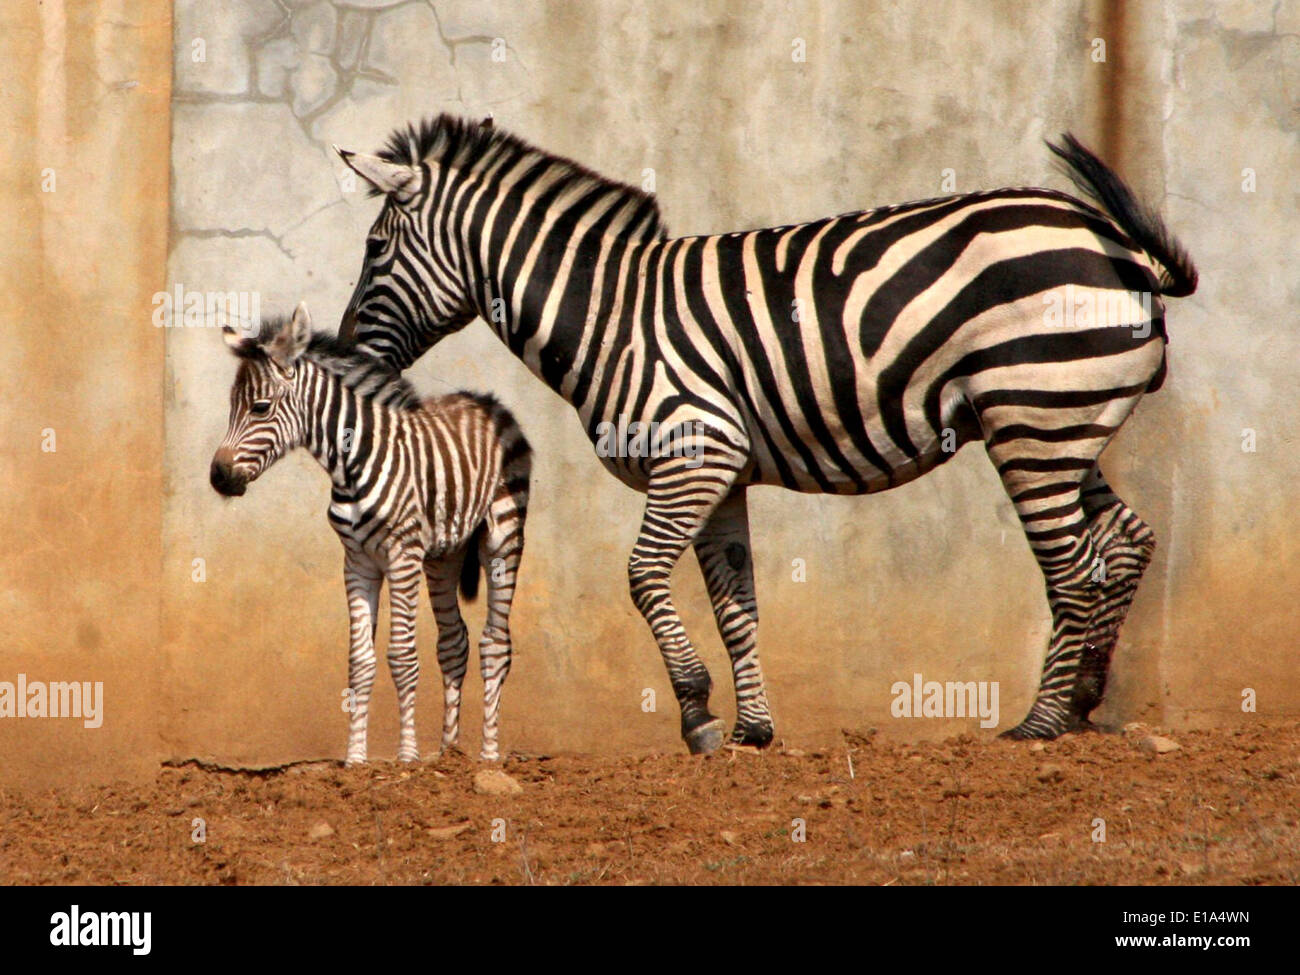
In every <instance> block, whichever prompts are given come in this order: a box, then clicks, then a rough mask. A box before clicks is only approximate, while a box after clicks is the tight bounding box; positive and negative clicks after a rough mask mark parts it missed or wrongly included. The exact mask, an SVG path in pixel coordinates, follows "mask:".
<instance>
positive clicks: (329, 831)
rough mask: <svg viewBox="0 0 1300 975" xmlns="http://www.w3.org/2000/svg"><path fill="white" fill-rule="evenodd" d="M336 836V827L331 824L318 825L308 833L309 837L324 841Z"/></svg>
mask: <svg viewBox="0 0 1300 975" xmlns="http://www.w3.org/2000/svg"><path fill="white" fill-rule="evenodd" d="M333 835H334V827H333V826H331V825H330V824H329V823H317V824H316V825H315V826H313V827H312V828H311V829H309V830H308V831H307V837H308V838H309V839H313V840H323V839H325V838H327V837H330V836H333Z"/></svg>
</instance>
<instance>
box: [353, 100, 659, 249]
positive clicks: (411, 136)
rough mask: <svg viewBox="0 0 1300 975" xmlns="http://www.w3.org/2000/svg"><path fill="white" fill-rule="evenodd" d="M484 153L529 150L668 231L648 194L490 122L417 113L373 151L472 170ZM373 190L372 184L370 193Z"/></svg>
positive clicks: (655, 231) (398, 159)
mask: <svg viewBox="0 0 1300 975" xmlns="http://www.w3.org/2000/svg"><path fill="white" fill-rule="evenodd" d="M489 153H491V154H492V155H493V156H496V155H498V154H500V153H511V154H513V155H514V156H515V157H516V158H522V157H525V156H531V157H532V158H534V159H536V160H537V161H538V162H543V161H545V162H547V163H549V164H550V165H551V166H552V167H553V171H554V172H555V173H556V174H557V175H558V176H559V177H560V178H561V179H562V180H568V181H569V184H570V185H572V186H576V187H579V188H586V189H592V190H597V189H603V190H605V191H606V192H609V193H614V194H616V195H618V196H620V197H622V198H623V199H625V200H627V201H628V202H629V203H631V204H632V209H633V210H637V209H642V210H645V211H646V213H645V216H644V217H643V218H642V220H641V221H640V223H643V224H647V225H648V230H649V233H650V235H651V236H654V237H657V238H660V239H662V238H664V237H667V236H668V227H667V225H666V224H665V223H664V220H663V216H662V215H661V214H660V212H659V203H658V201H657V200H656V199H655V197H654V195H653V194H651V193H646V192H644V191H642V190H639V189H637V188H636V187H635V186H631V185H629V184H627V183H620V182H619V181H618V180H613V179H609V178H608V177H605V176H602V175H600V174H599V173H597V172H595V171H594V170H591V169H588V168H587V167H586V166H584V165H582V163H579V162H575V161H574V160H572V159H568V158H566V157H564V156H557V155H555V154H554V153H550V152H547V151H546V150H545V149H539V148H538V147H537V146H535V145H533V144H532V143H530V142H528V141H526V140H524V139H521V138H520V137H519V136H517V135H513V134H511V133H509V132H505V131H502V130H501V129H498V128H496V127H494V126H492V125H491V124H480V123H479V122H475V121H472V120H470V119H466V118H461V117H460V116H457V115H451V114H449V113H447V112H443V113H441V114H440V115H438V116H437V117H436V118H425V119H421V120H420V121H418V122H411V123H408V124H406V125H403V126H399V127H398V128H396V129H394V130H393V131H392V133H391V134H390V135H389V136H388V141H387V142H386V143H385V144H384V147H383V148H382V149H380V150H379V152H378V153H376V155H378V156H379V158H380V159H383V160H384V161H386V162H390V163H397V164H398V165H403V166H418V165H419V164H420V163H422V162H436V163H439V164H441V165H446V166H451V167H453V168H457V169H464V170H466V171H472V170H473V168H474V166H475V165H476V164H478V163H479V162H480V161H481V160H483V159H484V157H485V156H487V155H488V154H489ZM378 192H379V191H377V190H373V189H372V190H371V195H372V196H373V195H376V194H377V193H378Z"/></svg>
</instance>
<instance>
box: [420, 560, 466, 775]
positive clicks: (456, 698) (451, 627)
mask: <svg viewBox="0 0 1300 975" xmlns="http://www.w3.org/2000/svg"><path fill="white" fill-rule="evenodd" d="M463 561H464V557H463V555H462V556H461V557H458V558H448V559H427V560H426V561H425V563H424V574H425V579H426V580H427V581H428V584H429V603H430V605H432V607H433V618H434V620H435V621H436V622H437V624H438V667H439V669H441V671H442V700H443V707H442V750H443V751H447V750H449V749H452V748H455V747H456V745H457V742H458V741H459V740H460V690H461V685H463V684H464V683H465V666H466V664H467V662H468V660H469V633H468V631H467V630H466V629H465V620H464V619H462V618H461V615H460V597H459V596H458V595H457V592H456V587H457V584H458V582H459V580H460V569H461V564H462V562H463Z"/></svg>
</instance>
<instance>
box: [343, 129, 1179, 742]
mask: <svg viewBox="0 0 1300 975" xmlns="http://www.w3.org/2000/svg"><path fill="white" fill-rule="evenodd" d="M1051 148H1052V150H1053V151H1054V152H1055V153H1056V154H1057V155H1058V156H1059V157H1061V158H1062V159H1063V160H1064V161H1065V163H1066V164H1067V166H1068V167H1069V171H1070V173H1071V175H1072V177H1073V178H1074V180H1075V182H1076V184H1077V185H1078V186H1079V187H1080V188H1081V189H1083V190H1084V191H1086V192H1088V193H1089V194H1091V195H1092V196H1094V197H1095V198H1096V199H1097V200H1098V201H1099V202H1100V203H1101V205H1102V206H1103V207H1104V208H1105V211H1106V212H1102V210H1099V209H1097V208H1094V207H1092V206H1090V205H1088V204H1086V203H1083V202H1081V201H1080V200H1077V199H1074V198H1073V197H1071V196H1068V195H1066V194H1063V193H1059V192H1054V191H1051V190H1044V189H1004V190H996V191H990V192H983V193H975V194H970V195H964V196H953V197H947V198H943V199H933V200H924V201H920V202H914V203H907V204H902V205H898V206H889V207H884V208H882V209H876V210H868V211H865V212H861V213H850V214H845V215H842V216H838V217H830V218H826V219H823V220H817V221H814V222H812V223H806V224H799V225H796V226H786V227H776V228H771V229H765V230H754V231H748V232H743V233H730V234H724V235H720V236H707V237H686V238H679V239H669V238H668V236H667V233H666V230H665V227H664V224H663V222H662V221H661V219H660V215H659V209H658V206H657V205H656V203H655V201H654V199H653V198H652V197H650V196H648V195H646V194H644V193H641V192H639V191H637V190H635V189H632V188H630V187H628V186H624V185H622V184H619V183H615V182H611V181H609V180H606V179H603V178H601V177H600V176H598V175H596V174H594V173H592V172H590V171H589V170H587V169H585V168H583V167H581V166H579V165H577V164H575V163H573V162H571V161H569V160H566V159H562V158H558V157H556V156H553V155H550V154H547V153H545V152H543V151H541V150H539V149H537V148H535V147H533V146H530V145H529V144H527V143H526V142H524V141H523V140H521V139H519V138H517V137H514V136H511V135H508V134H505V133H502V132H500V131H496V130H493V129H492V128H491V127H490V126H489V125H488V124H486V123H485V124H484V125H477V124H474V123H473V122H469V121H466V120H462V119H458V118H455V117H451V116H447V115H443V116H440V117H438V118H436V119H433V120H431V121H426V122H422V123H420V124H419V125H413V126H409V127H407V128H405V129H399V130H398V131H396V132H395V133H394V134H393V135H392V136H390V138H389V140H388V143H387V145H386V147H385V148H384V149H383V150H382V151H381V152H380V153H379V154H378V155H377V156H368V155H361V154H357V153H352V152H347V151H344V150H339V154H340V155H341V157H342V158H343V160H344V162H346V163H347V165H348V166H350V167H351V168H352V169H353V170H355V171H356V172H357V173H358V174H359V175H360V176H362V177H363V178H364V179H365V180H366V181H367V182H368V183H369V184H370V185H371V187H372V188H373V189H374V191H375V192H376V193H379V194H382V195H383V196H384V198H385V200H384V205H383V208H382V210H381V211H380V213H379V216H378V218H377V219H376V220H375V223H374V225H373V227H372V229H371V231H370V235H369V237H368V239H367V242H366V254H365V262H364V265H363V267H362V270H361V276H360V279H359V280H358V282H357V285H356V291H355V293H354V294H353V296H352V299H351V301H350V303H349V307H348V309H347V311H346V313H345V315H344V319H343V323H342V327H341V334H345V335H350V336H352V337H353V338H354V339H355V340H356V341H357V342H358V343H360V344H361V345H363V346H366V347H367V348H368V349H369V350H371V351H372V352H374V353H376V354H378V355H380V356H383V357H385V358H386V359H387V360H388V361H389V362H391V363H392V364H393V365H394V366H395V367H397V368H399V369H405V368H406V367H407V366H409V365H410V364H411V363H412V362H414V361H415V359H417V358H418V357H419V356H421V355H422V354H423V353H424V352H425V351H426V350H427V349H429V348H430V347H431V346H433V345H434V344H436V343H437V342H438V341H439V340H441V339H442V338H443V337H445V336H446V335H448V334H449V333H451V332H454V331H456V330H457V329H459V328H461V327H463V326H464V325H465V324H466V323H467V322H469V321H470V320H471V319H473V318H474V317H476V316H478V317H482V318H483V319H484V320H486V321H487V322H488V323H489V325H490V327H491V328H492V329H493V331H494V332H496V334H497V335H498V337H499V338H500V339H501V340H502V341H503V342H505V344H506V345H507V346H508V347H509V349H510V350H511V351H512V352H513V353H514V354H515V355H516V356H518V357H519V358H521V359H522V360H523V361H524V362H525V363H526V364H527V365H528V366H529V367H530V368H531V369H532V370H533V372H534V373H536V374H537V375H538V376H539V377H540V378H541V379H542V380H543V381H545V382H546V384H547V385H549V386H550V387H551V388H552V389H554V390H555V391H556V392H558V393H560V395H562V396H563V397H564V398H565V399H567V400H568V401H569V402H570V403H572V404H573V406H574V407H576V408H577V410H578V413H579V415H580V417H581V419H582V422H583V425H584V426H585V428H586V431H587V434H588V436H589V437H590V438H591V440H592V441H593V443H595V444H597V446H598V448H600V447H607V446H609V434H610V432H611V430H618V431H623V430H627V431H628V432H629V434H632V435H636V434H640V435H644V433H645V431H646V430H655V431H658V436H659V439H660V442H661V443H663V444H667V443H670V444H671V445H672V448H673V449H671V450H666V449H659V450H651V451H649V453H651V454H652V456H649V457H647V456H645V455H646V453H647V451H646V450H645V449H640V448H637V449H634V445H635V443H636V441H635V439H634V441H633V446H630V445H628V444H626V443H618V444H615V445H614V446H615V447H616V448H621V449H614V450H608V449H604V450H602V449H598V453H600V454H601V455H602V457H601V459H602V461H603V462H604V464H605V466H606V467H607V468H608V469H609V470H610V471H612V472H613V473H614V474H615V475H616V476H618V477H619V478H620V479H622V480H623V481H624V482H626V483H627V484H630V485H632V486H633V487H636V488H638V489H640V490H642V491H644V492H645V493H646V494H647V501H646V507H645V513H644V518H643V521H642V525H641V531H640V535H639V537H638V539H637V542H636V544H635V547H634V548H633V551H632V555H631V558H630V559H629V562H628V576H629V582H630V586H631V591H632V598H633V600H634V602H635V603H636V605H637V607H638V609H639V610H640V612H641V613H642V615H643V616H644V617H645V619H646V620H647V622H648V623H649V625H650V627H651V630H652V631H653V633H654V637H655V640H656V641H657V642H658V645H659V649H660V651H661V652H662V654H663V657H664V662H665V664H666V665H667V668H668V673H669V677H670V679H671V681H672V686H673V690H674V692H675V693H676V696H677V699H678V702H679V704H680V706H681V716H682V725H681V728H682V736H683V738H684V739H685V740H686V743H687V745H688V746H689V748H690V749H691V751H692V752H708V751H712V750H714V749H716V748H717V747H719V746H720V745H721V744H722V742H723V736H724V731H725V728H724V725H723V723H722V722H721V721H720V720H719V719H717V718H715V717H714V716H713V715H712V714H711V713H710V712H709V709H708V697H709V692H710V690H711V686H712V685H711V681H710V678H709V674H708V671H707V670H706V669H705V667H704V665H703V663H702V662H701V661H700V659H699V657H698V656H697V655H696V653H695V650H694V649H693V648H692V646H691V643H690V641H689V640H688V638H687V635H686V633H685V631H684V630H683V627H682V624H681V621H680V620H679V618H678V615H677V612H676V610H675V609H674V607H673V603H672V599H671V594H670V591H669V574H670V572H671V570H672V567H673V565H674V564H675V563H676V562H677V560H678V558H679V557H680V556H681V555H682V553H683V552H684V551H685V549H686V547H687V546H688V545H692V544H694V546H695V550H696V553H697V555H698V557H699V561H700V565H701V568H702V570H703V573H704V578H705V582H706V584H707V588H708V592H709V596H710V598H711V600H712V602H713V608H714V613H715V616H716V618H717V623H718V628H719V630H720V632H721V634H722V638H723V641H724V643H725V644H726V647H727V651H728V653H729V655H730V658H731V663H732V668H733V671H734V678H735V688H736V709H737V722H736V727H735V729H734V732H733V734H732V736H731V740H732V742H734V743H738V744H752V745H758V746H764V745H766V744H768V743H769V742H770V741H771V740H772V733H773V729H772V720H771V716H770V712H769V710H768V703H767V697H766V693H765V690H764V685H763V677H762V671H761V669H760V667H759V661H758V653H757V649H756V643H755V637H756V630H757V625H758V612H757V608H756V603H755V597H754V580H753V566H752V560H751V557H750V543H749V527H748V519H747V515H746V506H745V489H746V488H747V487H749V486H750V485H754V484H777V485H782V486H784V487H787V488H792V489H794V490H799V491H818V492H832V493H869V492H874V491H880V490H885V489H888V488H892V487H896V486H898V485H900V484H903V483H905V482H907V481H910V480H912V479H914V478H916V477H919V476H920V475H922V474H925V473H926V472H928V471H930V470H931V469H933V468H934V467H935V466H937V465H938V464H941V463H943V462H944V461H946V460H948V459H949V458H950V457H952V456H953V454H954V453H955V452H956V449H957V448H958V447H960V446H961V445H962V444H964V443H966V442H969V441H972V440H983V442H984V444H985V447H986V449H987V451H988V454H989V456H990V458H991V459H992V460H993V462H994V464H995V465H996V467H997V470H998V474H999V476H1000V477H1001V479H1002V482H1003V484H1004V485H1005V487H1006V490H1007V492H1008V494H1009V495H1010V496H1011V500H1012V502H1013V503H1014V505H1015V508H1016V510H1017V512H1018V513H1019V516H1020V518H1021V521H1022V523H1023V525H1024V528H1025V534H1026V536H1027V538H1028V540H1029V544H1030V546H1031V548H1032V549H1033V552H1034V555H1035V556H1036V557H1037V559H1038V562H1039V565H1040V567H1041V568H1042V571H1043V575H1044V577H1045V580H1046V586H1047V597H1048V604H1049V606H1050V609H1051V613H1052V619H1053V627H1052V634H1051V638H1050V643H1049V646H1048V650H1047V657H1046V661H1045V664H1044V668H1043V675H1042V681H1041V684H1040V688H1039V692H1038V695H1037V698H1036V700H1035V702H1034V704H1033V707H1032V708H1031V710H1030V712H1029V714H1028V716H1027V717H1026V718H1025V719H1024V720H1023V721H1022V722H1021V723H1020V724H1019V725H1017V726H1016V727H1015V728H1013V729H1011V730H1010V731H1008V732H1006V734H1008V735H1010V736H1012V737H1016V738H1029V737H1034V738H1050V737H1055V736H1057V735H1059V734H1061V733H1063V732H1065V731H1067V730H1070V729H1072V728H1077V727H1080V726H1082V725H1084V724H1085V723H1086V721H1087V717H1088V715H1089V713H1090V712H1091V711H1092V710H1093V709H1094V708H1095V707H1096V706H1097V704H1099V703H1100V701H1101V697H1102V692H1103V690H1104V687H1105V680H1106V672H1107V668H1108V664H1109V660H1110V656H1111V652H1112V650H1113V648H1114V643H1115V638H1116V634H1117V632H1118V629H1119V625H1120V623H1121V622H1122V620H1123V618H1124V615H1125V613H1126V612H1127V610H1128V607H1129V604H1130V602H1131V600H1132V598H1133V594H1134V592H1135V590H1136V588H1137V584H1138V580H1139V578H1140V577H1141V575H1142V572H1143V570H1144V569H1145V568H1146V566H1147V564H1148V563H1149V561H1150V558H1151V552H1152V550H1153V548H1154V544H1155V542H1154V537H1153V535H1152V533H1151V530H1150V528H1148V527H1147V525H1146V524H1144V523H1143V522H1142V520H1141V519H1140V518H1138V516H1137V515H1136V514H1135V513H1134V512H1133V511H1132V509H1130V508H1129V507H1128V506H1127V505H1125V504H1124V503H1123V502H1122V501H1121V500H1120V499H1119V498H1118V497H1117V496H1116V495H1115V494H1114V493H1113V492H1112V491H1111V489H1110V487H1109V486H1108V485H1107V483H1106V481H1105V479H1104V478H1103V476H1102V474H1101V471H1100V470H1099V469H1098V466H1097V458H1098V456H1099V455H1100V454H1101V452H1102V449H1103V448H1104V447H1105V445H1106V444H1107V442H1108V441H1109V440H1110V438H1111V436H1112V435H1113V434H1114V433H1115V431H1116V430H1117V429H1118V428H1119V426H1120V424H1121V423H1122V422H1123V421H1124V420H1125V419H1126V418H1127V417H1128V415H1129V414H1130V413H1131V412H1132V410H1133V408H1134V406H1135V405H1136V403H1137V402H1138V400H1139V398H1140V397H1141V396H1142V394H1143V393H1145V392H1148V391H1151V390H1154V389H1156V388H1158V387H1159V385H1160V383H1161V382H1162V380H1163V378H1164V374H1165V351H1164V350H1165V333H1164V308H1163V305H1162V303H1161V302H1160V295H1161V294H1163V295H1176V296H1181V295H1187V294H1191V293H1192V291H1193V290H1194V289H1195V287H1196V271H1195V269H1194V268H1193V266H1192V263H1191V261H1190V260H1189V259H1188V257H1187V255H1186V253H1185V252H1184V251H1183V250H1182V248H1181V247H1180V246H1179V245H1178V244H1177V243H1176V242H1175V240H1174V239H1173V237H1172V236H1171V235H1170V234H1169V232H1168V231H1167V230H1166V229H1165V227H1164V225H1163V224H1162V223H1161V221H1160V219H1159V218H1158V217H1157V216H1156V215H1155V214H1154V213H1153V212H1152V211H1150V210H1147V209H1145V208H1143V207H1142V206H1140V205H1139V204H1138V202H1137V201H1136V200H1135V199H1134V197H1133V195H1132V193H1131V192H1130V191H1129V189H1128V188H1127V187H1126V186H1125V184H1124V183H1123V182H1122V181H1121V180H1120V179H1119V178H1118V177H1117V176H1116V175H1115V174H1114V173H1113V172H1112V171H1111V170H1110V169H1109V168H1107V167H1106V165H1105V164H1104V163H1102V162H1101V161H1100V160H1099V159H1098V158H1097V157H1096V156H1095V155H1093V154H1092V153H1091V152H1089V151H1088V150H1087V149H1085V148H1084V147H1083V146H1082V145H1080V144H1079V143H1078V142H1077V141H1076V140H1075V139H1074V138H1073V137H1071V136H1068V135H1067V136H1065V138H1064V145H1063V146H1059V147H1058V146H1051ZM1099 310H1100V312H1101V315H1102V317H1103V318H1104V319H1105V320H1104V321H1103V320H1099V319H1098V313H1099ZM1089 312H1091V317H1089ZM634 423H635V424H651V423H653V424H655V426H654V427H634V426H632V424H634Z"/></svg>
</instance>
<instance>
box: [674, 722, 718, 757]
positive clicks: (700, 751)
mask: <svg viewBox="0 0 1300 975" xmlns="http://www.w3.org/2000/svg"><path fill="white" fill-rule="evenodd" d="M726 736H727V723H726V722H725V721H723V720H722V719H721V718H714V719H713V720H712V721H706V722H704V724H702V725H700V726H699V727H698V728H692V729H691V730H690V731H688V732H686V734H685V735H683V736H682V737H683V739H684V740H685V742H686V747H687V748H689V749H690V750H691V754H692V755H709V754H712V753H713V752H716V751H717V750H718V749H719V748H721V747H722V742H723V741H724V740H725V739H726Z"/></svg>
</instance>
